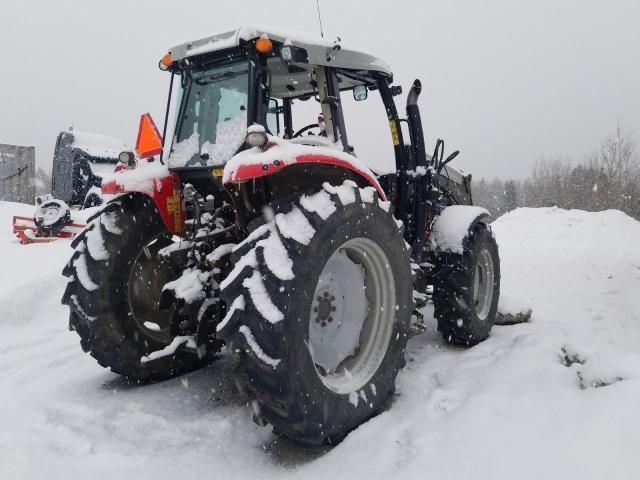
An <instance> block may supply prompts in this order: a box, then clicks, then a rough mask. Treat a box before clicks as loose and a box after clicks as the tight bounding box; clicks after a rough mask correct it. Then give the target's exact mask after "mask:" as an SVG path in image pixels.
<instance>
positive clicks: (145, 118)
mask: <svg viewBox="0 0 640 480" xmlns="http://www.w3.org/2000/svg"><path fill="white" fill-rule="evenodd" d="M136 151H137V152H138V156H139V157H140V158H147V157H152V156H153V155H158V154H160V152H161V151H162V135H160V132H158V127H156V124H155V123H153V119H152V118H151V114H149V113H144V114H142V115H141V116H140V128H139V129H138V139H137V140H136Z"/></svg>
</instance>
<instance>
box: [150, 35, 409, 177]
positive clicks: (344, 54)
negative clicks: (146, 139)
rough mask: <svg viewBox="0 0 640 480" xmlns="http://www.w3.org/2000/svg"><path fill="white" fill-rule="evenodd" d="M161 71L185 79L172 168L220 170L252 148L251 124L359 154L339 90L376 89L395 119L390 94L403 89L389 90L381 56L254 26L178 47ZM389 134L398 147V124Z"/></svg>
mask: <svg viewBox="0 0 640 480" xmlns="http://www.w3.org/2000/svg"><path fill="white" fill-rule="evenodd" d="M160 67H161V68H162V69H165V70H169V71H170V72H171V73H172V74H173V75H175V76H178V77H179V78H180V93H179V95H178V98H179V99H180V103H179V106H178V108H177V115H176V122H175V125H174V135H173V144H172V147H171V150H170V153H169V160H168V164H169V167H170V168H172V169H174V170H182V169H185V168H209V169H211V168H216V167H220V166H223V165H224V164H225V163H226V162H227V161H228V160H230V159H231V157H233V155H234V154H235V153H237V151H238V150H240V149H243V148H247V147H250V146H251V145H246V144H245V137H246V134H247V131H246V129H247V127H248V126H251V125H253V124H258V125H262V126H263V127H264V128H265V131H266V133H267V134H269V135H271V136H273V137H279V138H281V139H286V140H291V141H292V142H293V143H297V144H303V145H315V146H323V147H331V148H333V149H338V150H342V151H343V152H346V153H349V154H356V153H357V150H356V148H354V146H353V145H352V144H351V143H350V141H349V136H348V131H347V128H346V126H345V120H344V112H343V108H342V100H341V92H342V94H343V95H342V97H344V95H345V93H346V94H348V95H352V96H353V99H354V100H355V101H362V100H366V99H367V97H368V92H369V91H372V90H379V91H380V93H381V94H382V100H383V102H384V107H385V108H386V110H387V112H388V113H389V119H392V118H393V117H394V116H395V106H394V104H393V101H392V96H393V94H397V93H399V92H400V88H399V87H395V88H392V87H391V83H392V81H393V76H392V73H391V70H390V67H389V66H388V65H387V64H386V63H384V62H383V61H382V60H380V59H378V58H376V57H373V56H371V55H368V54H366V53H363V52H359V51H356V50H351V49H348V48H346V47H344V46H342V45H341V43H340V42H339V41H335V42H332V41H327V40H323V39H320V40H318V39H315V38H312V39H306V38H302V37H300V38H298V37H294V36H291V35H288V34H282V33H278V32H276V31H273V30H269V31H264V30H260V29H256V28H253V27H244V28H240V29H238V30H235V31H232V32H227V33H224V34H221V35H216V36H213V37H208V38H205V39H202V40H199V41H196V42H190V43H186V44H182V45H179V46H176V47H174V48H172V49H171V50H170V51H169V53H168V54H167V55H165V57H163V59H162V60H161V62H160ZM351 92H353V93H352V94H351ZM379 108H380V110H379V113H380V114H382V115H381V116H385V117H386V115H384V111H383V109H382V108H383V106H382V105H380V107H379ZM383 122H384V124H387V125H388V120H386V119H384V120H383ZM386 128H387V132H389V130H388V126H387V127H386ZM387 135H388V141H389V145H390V146H391V145H392V142H393V143H396V144H399V142H400V138H399V137H398V135H399V132H398V128H397V125H396V124H395V123H392V128H391V132H390V133H387ZM391 170H395V168H393V167H392V168H391Z"/></svg>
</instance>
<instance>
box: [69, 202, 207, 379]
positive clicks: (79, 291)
mask: <svg viewBox="0 0 640 480" xmlns="http://www.w3.org/2000/svg"><path fill="white" fill-rule="evenodd" d="M168 241H169V235H168V232H167V231H166V229H165V227H164V225H163V224H162V221H161V219H160V216H159V213H158V211H157V209H156V208H155V206H154V205H153V203H152V202H151V201H150V200H148V199H141V198H137V199H136V198H135V197H134V198H129V199H125V200H121V201H116V202H113V203H110V204H108V205H107V206H106V207H105V208H104V210H102V212H101V213H100V214H99V215H98V216H97V217H94V218H93V220H92V221H91V222H90V223H89V225H88V226H87V228H86V229H85V230H84V231H83V232H82V233H81V234H80V235H79V236H78V237H76V238H75V239H74V241H73V242H72V246H73V247H74V248H75V252H74V253H73V255H72V257H71V259H70V260H69V262H68V263H67V265H66V267H65V268H64V270H63V275H65V276H66V277H69V283H68V284H67V289H66V291H65V293H64V295H63V298H62V303H63V304H66V305H68V306H69V309H70V314H69V329H70V330H74V331H75V332H76V333H77V334H78V335H79V336H80V345H81V346H82V348H83V350H84V351H85V352H89V353H90V354H91V356H93V357H94V358H95V359H96V360H97V361H98V363H99V364H100V365H102V366H103V367H107V368H110V369H111V370H112V371H113V372H115V373H118V374H121V375H124V376H126V377H128V378H129V379H132V380H135V381H151V380H163V379H166V378H170V377H172V376H175V375H178V374H181V373H184V372H186V371H189V370H192V369H194V368H196V367H198V366H201V365H202V364H203V363H204V361H205V360H206V359H200V358H198V355H197V354H196V353H194V350H193V349H191V350H186V349H184V348H182V347H183V346H188V345H191V344H193V340H192V339H191V337H175V336H174V337H175V338H174V337H172V336H171V332H170V329H166V331H165V330H163V329H162V328H161V327H160V326H159V325H160V324H162V325H164V324H163V323H162V322H161V320H158V319H165V320H166V322H167V324H170V322H171V315H172V314H175V313H174V312H173V313H172V310H166V311H159V310H158V309H157V306H156V308H155V309H154V308H153V305H154V302H155V301H156V299H155V298H152V297H151V296H152V294H154V292H155V290H154V289H156V290H157V287H159V288H162V284H164V283H166V281H168V280H169V279H171V278H166V277H167V276H172V275H174V274H173V272H171V271H170V268H171V267H170V266H169V265H167V264H166V263H162V261H161V260H157V259H158V258H159V257H158V256H157V255H154V253H155V252H156V250H158V249H160V248H161V247H162V246H163V245H164V243H163V242H168ZM154 262H155V263H154ZM136 269H140V270H136ZM145 272H146V273H147V274H148V276H147V279H145V277H144V276H143V275H142V274H143V273H145ZM149 276H151V277H152V280H148V277H149ZM176 276H177V274H176ZM146 285H149V287H148V289H145V288H146ZM144 299H147V300H148V301H147V303H146V304H144V303H141V302H143V301H145V300H144ZM149 302H151V303H149ZM145 308H146V310H144V309H145ZM141 309H142V310H141ZM141 311H142V312H143V313H142V314H141V313H140V312H141Z"/></svg>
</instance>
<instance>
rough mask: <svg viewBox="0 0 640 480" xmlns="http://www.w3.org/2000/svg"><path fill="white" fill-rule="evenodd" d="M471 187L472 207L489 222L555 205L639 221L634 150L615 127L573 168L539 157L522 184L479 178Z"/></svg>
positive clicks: (639, 160) (639, 173)
mask: <svg viewBox="0 0 640 480" xmlns="http://www.w3.org/2000/svg"><path fill="white" fill-rule="evenodd" d="M472 185H473V190H472V193H473V202H474V204H476V205H480V206H483V207H485V208H486V209H487V210H489V212H490V213H491V214H492V215H493V216H494V218H496V217H498V216H500V215H502V214H504V213H507V212H509V211H511V210H513V209H515V208H518V207H552V206H557V207H559V208H565V209H572V208H576V209H580V210H587V211H592V212H597V211H601V210H608V209H616V210H621V211H623V212H625V213H626V214H628V215H630V216H632V217H634V218H636V219H638V220H640V150H639V149H638V147H637V142H636V139H635V137H634V136H633V135H632V134H631V133H629V131H627V130H625V129H623V128H622V127H620V125H619V124H618V126H617V128H616V130H615V132H614V133H612V134H610V135H608V136H607V137H605V138H604V139H603V140H602V142H601V143H600V146H599V147H598V148H597V149H596V150H595V151H593V152H592V153H591V154H590V155H588V156H587V157H586V158H585V159H584V160H583V161H582V162H580V163H578V164H577V165H576V164H574V163H572V162H571V161H570V159H567V158H550V159H541V160H538V161H537V162H536V164H535V165H534V167H533V169H532V171H531V173H530V175H529V176H528V177H527V178H526V179H524V180H522V181H519V180H513V179H509V180H500V179H498V178H495V179H493V180H491V181H487V180H485V179H484V178H482V179H481V180H480V181H476V182H473V184H472Z"/></svg>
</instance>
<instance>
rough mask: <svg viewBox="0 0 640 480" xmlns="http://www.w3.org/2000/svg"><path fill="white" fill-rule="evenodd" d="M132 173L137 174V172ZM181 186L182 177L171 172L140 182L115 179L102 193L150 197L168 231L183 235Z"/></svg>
mask: <svg viewBox="0 0 640 480" xmlns="http://www.w3.org/2000/svg"><path fill="white" fill-rule="evenodd" d="M126 172H127V171H124V172H122V174H123V175H126V174H127V173H126ZM131 172H135V170H132V171H131ZM180 185H181V183H180V176H179V175H178V174H177V173H173V172H170V173H169V174H168V175H165V176H161V177H156V178H151V179H147V180H144V181H140V182H122V181H118V178H115V179H113V180H111V181H109V182H106V183H105V184H104V185H103V186H102V193H103V195H117V197H118V198H119V197H121V196H122V195H127V196H131V197H134V196H136V195H144V196H146V197H148V198H149V199H151V201H153V203H154V204H155V205H156V208H157V209H158V212H159V213H160V217H161V218H162V222H163V223H164V225H165V226H166V227H167V230H169V232H171V233H172V234H174V235H183V234H184V232H185V219H186V212H185V210H184V202H183V198H182V189H181V187H180Z"/></svg>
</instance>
